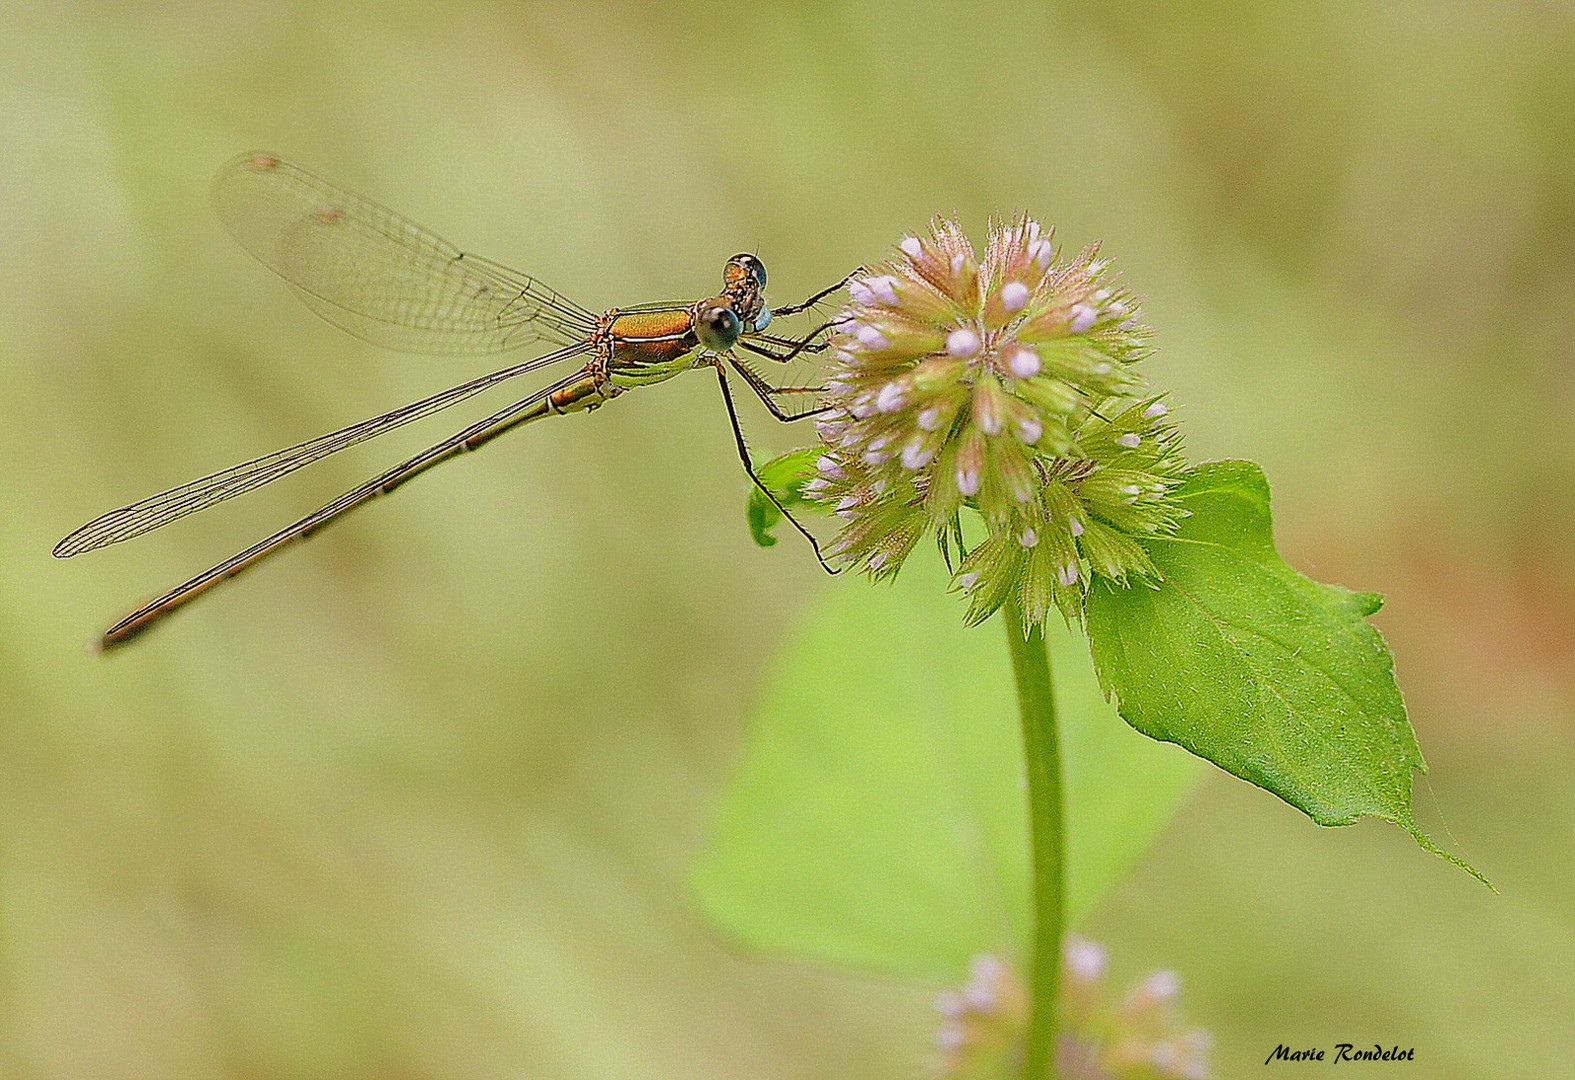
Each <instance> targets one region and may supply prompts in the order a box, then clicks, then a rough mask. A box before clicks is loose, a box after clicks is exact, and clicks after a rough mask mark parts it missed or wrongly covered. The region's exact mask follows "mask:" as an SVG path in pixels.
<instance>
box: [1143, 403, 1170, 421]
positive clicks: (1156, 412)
mask: <svg viewBox="0 0 1575 1080" xmlns="http://www.w3.org/2000/svg"><path fill="white" fill-rule="evenodd" d="M1168 412H1170V409H1169V408H1167V407H1166V406H1165V403H1164V402H1163V401H1156V402H1154V404H1152V405H1150V406H1149V407H1148V408H1146V409H1144V410H1143V416H1144V417H1145V418H1146V419H1149V420H1158V419H1159V418H1160V417H1161V416H1164V415H1165V414H1166V413H1168Z"/></svg>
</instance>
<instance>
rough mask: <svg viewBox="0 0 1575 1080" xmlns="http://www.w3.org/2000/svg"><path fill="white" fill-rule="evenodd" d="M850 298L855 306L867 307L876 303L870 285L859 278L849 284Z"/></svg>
mask: <svg viewBox="0 0 1575 1080" xmlns="http://www.w3.org/2000/svg"><path fill="white" fill-rule="evenodd" d="M848 297H849V298H850V299H851V300H852V301H853V302H854V303H855V304H863V305H865V306H866V307H867V306H869V305H870V304H873V303H874V302H875V294H874V293H873V292H871V291H870V287H869V284H868V283H867V282H865V281H863V280H861V279H859V278H854V279H853V280H852V281H850V282H848Z"/></svg>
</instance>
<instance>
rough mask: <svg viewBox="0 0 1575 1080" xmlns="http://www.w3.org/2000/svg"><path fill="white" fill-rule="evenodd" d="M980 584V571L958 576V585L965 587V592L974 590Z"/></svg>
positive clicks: (971, 571)
mask: <svg viewBox="0 0 1575 1080" xmlns="http://www.w3.org/2000/svg"><path fill="white" fill-rule="evenodd" d="M978 583H979V571H977V570H969V571H968V572H967V573H965V574H958V575H957V584H959V585H961V586H962V587H963V589H964V591H966V590H969V589H972V588H973V587H974V586H975V585H977V584H978Z"/></svg>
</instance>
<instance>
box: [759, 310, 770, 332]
mask: <svg viewBox="0 0 1575 1080" xmlns="http://www.w3.org/2000/svg"><path fill="white" fill-rule="evenodd" d="M770 325H771V309H770V308H768V307H763V308H761V309H760V314H759V315H756V316H755V333H757V334H758V333H760V332H761V331H763V330H764V329H765V328H766V327H768V326H770Z"/></svg>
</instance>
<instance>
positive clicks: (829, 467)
mask: <svg viewBox="0 0 1575 1080" xmlns="http://www.w3.org/2000/svg"><path fill="white" fill-rule="evenodd" d="M815 471H816V472H818V473H820V475H821V476H824V477H827V478H829V479H831V480H843V479H846V478H847V475H848V474H847V473H845V472H843V471H842V466H841V465H838V464H837V460H836V458H834V457H832V456H831V455H830V454H822V455H820V457H819V458H817V459H816V461H815Z"/></svg>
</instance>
